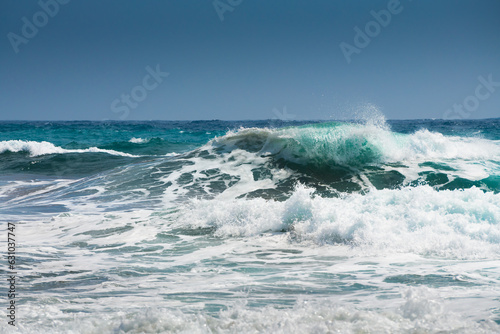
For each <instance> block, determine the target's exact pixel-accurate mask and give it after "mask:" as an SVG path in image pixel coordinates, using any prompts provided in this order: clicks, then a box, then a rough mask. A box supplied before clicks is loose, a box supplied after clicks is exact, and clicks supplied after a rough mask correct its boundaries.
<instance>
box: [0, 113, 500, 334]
mask: <svg viewBox="0 0 500 334" xmlns="http://www.w3.org/2000/svg"><path fill="white" fill-rule="evenodd" d="M499 192H500V121H499V120H484V121H460V122H455V121H454V122H452V121H446V122H445V121H399V122H396V121H394V122H388V123H385V122H384V121H383V119H375V120H368V121H365V122H362V123H339V122H329V123H312V124H301V123H278V122H277V121H261V122H220V121H212V122H134V123H95V122H94V123H93V122H61V123H57V122H56V123H43V122H37V123H16V122H9V123H0V199H1V202H0V211H1V217H2V218H1V219H2V221H3V223H4V224H5V222H7V221H15V222H18V224H17V226H18V227H17V233H18V240H19V241H18V248H19V250H18V252H19V253H18V255H19V256H20V259H19V260H20V261H19V269H20V272H21V279H20V281H19V283H18V284H19V286H20V292H19V299H18V300H19V303H20V306H19V309H18V314H17V316H18V319H19V321H20V324H19V327H18V330H19V331H20V332H23V333H40V332H47V333H49V332H51V333H59V332H60V333H68V332H71V331H73V332H75V333H80V332H86V333H103V332H113V333H120V332H125V333H141V332H185V333H210V332H228V333H233V332H252V331H254V332H255V331H257V332H273V333H275V332H282V333H289V332H318V333H322V332H329V331H339V332H363V331H365V332H411V331H413V330H417V331H418V330H421V331H422V332H439V331H445V332H457V333H470V332H474V333H481V332H483V333H496V332H499V331H500V326H499V323H500V308H499V306H498V305H500V303H499V296H500V293H499V292H500V284H499V283H500V260H498V259H499V258H500V194H499ZM0 330H4V331H6V330H10V328H8V327H7V325H6V323H1V324H0Z"/></svg>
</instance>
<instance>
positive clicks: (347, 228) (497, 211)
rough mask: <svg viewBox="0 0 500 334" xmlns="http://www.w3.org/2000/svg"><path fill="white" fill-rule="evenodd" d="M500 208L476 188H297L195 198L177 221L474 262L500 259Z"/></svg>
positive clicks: (498, 198) (497, 198)
mask: <svg viewBox="0 0 500 334" xmlns="http://www.w3.org/2000/svg"><path fill="white" fill-rule="evenodd" d="M499 204H500V194H494V193H491V192H487V193H485V192H483V191H481V190H479V189H477V188H471V189H467V190H454V191H450V190H447V191H436V190H434V189H433V188H432V187H429V186H420V187H416V188H403V189H398V190H389V189H385V190H373V191H371V192H369V193H368V194H366V195H360V194H351V195H346V196H345V197H342V198H322V197H319V196H313V190H312V189H310V188H306V187H304V186H302V185H299V186H297V188H296V190H295V192H294V194H293V195H292V196H291V197H290V198H289V199H288V200H286V201H284V202H277V201H266V200H264V199H248V200H246V199H234V200H227V199H224V200H217V199H214V200H193V201H192V202H191V203H190V204H189V205H188V206H187V207H185V208H183V210H180V212H181V213H180V214H179V217H178V222H179V223H180V224H183V225H184V226H191V227H212V228H215V230H216V232H215V233H216V235H219V236H251V235H258V234H260V233H266V232H286V233H287V234H288V237H289V240H290V242H313V243H316V244H320V245H322V244H337V245H347V246H348V247H352V249H353V251H355V252H356V251H360V252H363V253H369V254H372V253H375V254H378V253H387V252H399V253H414V254H420V255H424V256H425V255H428V256H438V257H446V258H460V259H469V258H470V259H474V258H489V257H495V256H496V257H498V256H499V255H500V205H499Z"/></svg>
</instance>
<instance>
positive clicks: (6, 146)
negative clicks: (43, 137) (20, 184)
mask: <svg viewBox="0 0 500 334" xmlns="http://www.w3.org/2000/svg"><path fill="white" fill-rule="evenodd" d="M5 152H13V153H16V152H27V153H29V154H30V155H31V156H33V157H36V156H41V155H47V154H65V153H107V154H111V155H118V156H123V157H137V156H136V155H132V154H128V153H123V152H118V151H115V150H106V149H101V148H97V147H90V148H86V149H71V150H68V149H64V148H62V147H58V146H55V145H54V144H52V143H49V142H46V141H42V142H37V141H23V140H7V141H1V142H0V153H5Z"/></svg>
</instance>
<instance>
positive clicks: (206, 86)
mask: <svg viewBox="0 0 500 334" xmlns="http://www.w3.org/2000/svg"><path fill="white" fill-rule="evenodd" d="M58 1H59V2H58ZM44 7H45V9H44ZM215 7H217V9H216V8H215ZM218 11H219V12H218ZM391 11H392V12H391ZM40 12H41V13H40ZM373 13H375V15H374V14H373ZM387 13H389V15H390V19H389V18H388V16H387V15H385V16H384V14H387ZM499 15H500V1H497V0H483V1H472V0H471V1H465V0H460V1H457V0H443V1H430V0H427V1H423V0H422V1H416V0H413V1H411V0H401V1H399V2H398V1H395V0H390V1H378V0H377V1H326V0H317V1H306V0H303V1H291V0H274V1H270V0H217V1H216V2H215V5H214V1H212V0H196V1H195V0H176V1H160V0H148V1H143V0H141V1H139V0H137V1H131V0H108V1H97V0H87V1H81V0H41V1H15V0H5V1H2V2H0V35H1V36H2V37H1V40H0V64H1V67H0V92H1V96H0V97H1V98H0V119H3V120H102V119H123V120H151V119H153V120H194V119H226V120H230V119H269V118H275V117H283V118H285V119H298V120H302V119H344V118H352V117H354V116H355V113H356V112H357V111H359V110H360V109H363V108H364V106H367V105H369V106H376V107H377V108H379V109H380V110H381V111H382V112H383V113H384V114H385V115H386V117H387V118H388V119H417V118H443V117H447V118H489V117H500V19H499ZM375 16H379V20H381V21H377V19H376V18H375ZM221 18H222V19H223V20H222V19H221ZM26 22H28V23H26ZM30 25H31V28H33V27H34V28H35V30H37V31H36V32H34V31H33V30H30ZM356 27H357V28H359V29H358V30H355V28H356ZM367 27H368V28H367ZM366 29H368V31H367V30H366ZM370 29H372V30H370ZM356 31H361V34H364V35H365V36H364V38H363V36H361V37H360V36H357V34H358V33H357V32H356ZM370 35H371V36H370ZM356 38H357V40H356ZM367 40H368V42H367ZM356 41H357V44H356ZM342 43H344V44H342ZM366 44H367V45H366ZM341 45H344V46H345V45H349V47H347V50H349V51H350V52H351V53H350V54H349V52H348V56H347V57H346V54H345V50H346V49H345V47H344V51H342V48H341V47H340V46H341ZM351 47H352V48H351ZM354 48H355V49H354ZM352 50H356V52H352ZM155 73H156V74H155ZM167 73H168V74H167ZM285 110H286V111H285Z"/></svg>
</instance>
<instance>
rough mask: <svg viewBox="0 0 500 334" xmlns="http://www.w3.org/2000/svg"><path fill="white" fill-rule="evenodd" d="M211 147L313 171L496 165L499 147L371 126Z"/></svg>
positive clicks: (290, 131)
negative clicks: (452, 162) (444, 163)
mask: <svg viewBox="0 0 500 334" xmlns="http://www.w3.org/2000/svg"><path fill="white" fill-rule="evenodd" d="M211 144H212V146H215V147H217V148H223V149H225V150H233V149H242V150H246V151H249V152H256V153H260V154H262V155H270V156H277V157H278V158H284V159H285V160H287V161H292V162H296V163H314V164H315V165H332V164H333V165H343V166H346V165H348V166H363V165H370V164H383V163H397V162H406V161H428V160H435V159H439V160H442V159H461V160H497V161H500V141H495V140H487V139H482V138H463V137H458V136H445V135H443V134H441V133H437V132H431V131H429V130H426V129H423V130H418V131H416V132H414V133H412V134H401V133H397V132H392V131H391V130H389V128H388V127H387V126H379V125H372V124H368V125H363V124H345V123H320V124H314V125H306V126H301V127H290V128H282V129H267V128H263V129H261V128H242V129H240V130H238V131H236V132H232V131H230V132H228V133H227V134H226V135H225V136H222V137H218V138H215V139H213V140H212V141H211Z"/></svg>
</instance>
